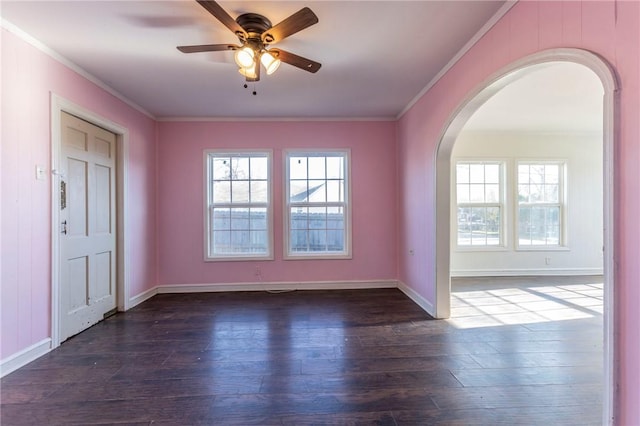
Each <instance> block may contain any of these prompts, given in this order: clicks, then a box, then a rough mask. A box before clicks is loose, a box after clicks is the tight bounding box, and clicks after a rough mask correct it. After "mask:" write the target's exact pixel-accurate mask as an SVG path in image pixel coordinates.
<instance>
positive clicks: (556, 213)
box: [517, 162, 564, 247]
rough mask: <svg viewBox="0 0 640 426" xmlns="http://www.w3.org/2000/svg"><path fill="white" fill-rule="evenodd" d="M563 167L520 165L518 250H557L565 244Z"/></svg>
mask: <svg viewBox="0 0 640 426" xmlns="http://www.w3.org/2000/svg"><path fill="white" fill-rule="evenodd" d="M563 174H564V164H563V163H559V162H553V163H540V162H519V163H518V173H517V176H518V182H517V185H518V226H517V229H518V237H517V241H518V246H519V247H554V246H555V247H558V246H561V245H562V243H563V241H562V227H563V223H562V222H563V221H562V217H563V190H564V188H563V187H564V176H563Z"/></svg>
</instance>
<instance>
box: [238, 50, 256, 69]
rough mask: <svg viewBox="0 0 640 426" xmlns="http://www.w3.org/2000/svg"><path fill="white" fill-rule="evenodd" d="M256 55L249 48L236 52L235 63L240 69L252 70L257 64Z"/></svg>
mask: <svg viewBox="0 0 640 426" xmlns="http://www.w3.org/2000/svg"><path fill="white" fill-rule="evenodd" d="M255 56H256V53H255V52H254V51H253V49H252V48H250V47H249V46H244V47H243V48H241V49H238V50H236V54H235V61H236V64H238V66H239V67H240V68H252V67H253V65H254V64H255Z"/></svg>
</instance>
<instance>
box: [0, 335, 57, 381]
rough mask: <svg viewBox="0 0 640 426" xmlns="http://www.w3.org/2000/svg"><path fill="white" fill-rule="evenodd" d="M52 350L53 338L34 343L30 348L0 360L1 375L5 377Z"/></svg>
mask: <svg viewBox="0 0 640 426" xmlns="http://www.w3.org/2000/svg"><path fill="white" fill-rule="evenodd" d="M50 351H51V339H50V338H46V339H43V340H41V341H39V342H38V343H34V344H33V345H31V346H29V347H28V348H24V349H23V350H21V351H19V352H16V353H15V354H13V355H11V356H10V357H8V358H5V359H3V360H2V361H0V377H4V376H6V375H7V374H9V373H12V372H14V371H16V370H17V369H18V368H21V367H24V366H25V365H27V364H29V363H30V362H32V361H35V360H36V359H38V358H40V357H41V356H42V355H44V354H46V353H48V352H50Z"/></svg>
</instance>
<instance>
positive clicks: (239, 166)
mask: <svg viewBox="0 0 640 426" xmlns="http://www.w3.org/2000/svg"><path fill="white" fill-rule="evenodd" d="M231 179H249V159H248V158H246V157H232V158H231Z"/></svg>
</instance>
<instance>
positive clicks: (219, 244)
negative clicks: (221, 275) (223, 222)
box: [213, 231, 231, 254]
mask: <svg viewBox="0 0 640 426" xmlns="http://www.w3.org/2000/svg"><path fill="white" fill-rule="evenodd" d="M230 250H231V232H229V231H213V253H215V254H224V253H229V252H230Z"/></svg>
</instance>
